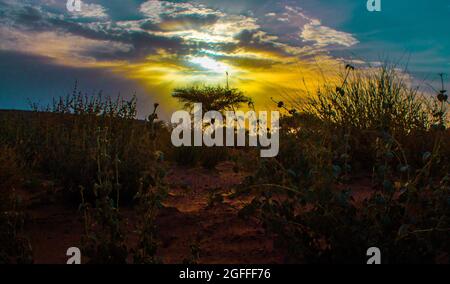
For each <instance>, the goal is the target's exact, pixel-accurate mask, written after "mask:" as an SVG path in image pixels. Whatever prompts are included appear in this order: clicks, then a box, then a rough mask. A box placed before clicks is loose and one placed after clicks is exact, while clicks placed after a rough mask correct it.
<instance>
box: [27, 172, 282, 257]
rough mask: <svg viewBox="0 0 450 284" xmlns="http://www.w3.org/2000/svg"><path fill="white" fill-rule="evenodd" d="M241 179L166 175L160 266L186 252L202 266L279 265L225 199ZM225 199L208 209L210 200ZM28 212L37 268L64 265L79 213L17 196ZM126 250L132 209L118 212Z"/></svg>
mask: <svg viewBox="0 0 450 284" xmlns="http://www.w3.org/2000/svg"><path fill="white" fill-rule="evenodd" d="M244 177H245V173H234V172H233V166H232V164H231V163H223V164H221V165H219V166H218V167H217V170H214V171H210V170H205V169H202V168H192V169H186V168H179V167H173V168H172V169H171V170H170V171H169V174H168V177H167V182H168V184H169V185H170V189H169V197H168V198H167V200H166V201H165V202H164V206H165V208H163V209H162V210H161V211H160V213H159V216H158V219H157V226H158V232H159V234H160V236H159V240H160V244H159V247H158V255H160V257H161V258H162V260H163V262H164V263H182V261H183V260H184V259H186V258H188V257H189V256H190V246H191V244H194V243H196V244H197V245H198V247H199V248H200V259H199V262H200V263H207V264H216V263H230V264H235V263H240V264H247V263H253V264H258V263H282V262H283V259H284V257H283V255H282V254H281V253H280V252H277V251H275V250H274V248H273V241H274V240H273V238H272V237H269V236H267V235H265V233H264V230H263V228H262V227H261V225H260V224H259V223H258V222H257V220H251V219H250V220H244V219H241V218H239V217H238V215H237V213H238V211H239V209H240V208H242V206H243V204H244V202H245V201H243V200H239V201H237V200H231V199H229V198H227V195H228V194H229V193H230V192H231V190H232V187H235V186H237V185H238V184H239V183H240V182H241V181H242V179H243V178H244ZM213 193H216V195H218V194H220V195H222V196H223V197H224V200H223V202H216V203H214V204H213V205H211V204H210V200H211V195H212V194H213ZM19 194H20V195H21V196H22V198H23V200H24V202H25V204H26V205H27V206H26V208H27V209H26V214H27V225H26V227H25V231H26V234H27V235H28V237H29V238H30V241H31V245H32V247H33V255H34V261H35V263H56V264H58V263H61V264H63V263H66V261H67V258H68V257H67V256H66V251H67V249H68V248H69V247H80V246H81V245H80V237H81V235H82V234H83V221H82V218H81V214H80V212H78V211H77V210H76V209H69V208H66V207H64V206H62V205H58V204H59V203H58V202H52V201H51V200H44V199H45V198H47V197H45V198H44V196H47V195H44V194H43V193H42V192H34V193H33V192H29V191H23V190H22V191H20V192H19ZM121 212H122V214H123V215H124V216H125V220H124V224H126V225H125V226H127V228H126V231H127V232H128V235H127V239H128V243H129V244H130V245H132V244H133V242H134V241H133V239H135V236H134V233H133V230H134V225H133V224H134V223H135V220H136V216H135V213H134V212H133V211H132V209H122V211H121Z"/></svg>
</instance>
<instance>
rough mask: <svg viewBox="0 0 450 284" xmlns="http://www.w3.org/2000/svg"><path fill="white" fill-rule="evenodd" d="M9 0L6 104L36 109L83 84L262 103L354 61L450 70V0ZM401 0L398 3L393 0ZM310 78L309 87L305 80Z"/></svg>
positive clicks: (0, 36) (3, 28)
mask: <svg viewBox="0 0 450 284" xmlns="http://www.w3.org/2000/svg"><path fill="white" fill-rule="evenodd" d="M66 2H67V1H66V0H34V1H32V0H29V1H15V0H14V1H13V0H0V108H2V109H5V108H6V109H9V108H15V109H26V108H27V107H28V102H27V99H30V100H32V101H34V102H41V103H43V104H46V103H48V102H49V101H50V100H51V98H52V97H56V96H60V95H65V94H67V93H68V92H70V91H71V89H72V87H73V85H74V82H75V80H78V81H79V85H80V89H81V90H83V91H86V92H88V93H93V92H95V91H98V90H103V91H104V92H105V93H107V94H110V95H112V96H115V95H117V94H118V93H121V94H122V95H124V96H130V95H132V94H133V93H134V92H136V94H137V96H138V99H139V102H140V104H139V111H140V113H145V112H148V110H147V109H148V108H149V106H150V105H151V104H153V102H159V103H161V105H162V108H163V111H164V114H163V117H166V118H167V114H169V113H171V112H172V111H173V110H175V109H177V108H178V107H179V106H178V105H177V104H176V102H175V101H173V99H171V98H170V94H171V91H172V90H173V88H175V87H178V86H188V85H190V84H224V83H225V81H226V79H225V78H226V76H225V73H226V72H228V73H229V75H230V84H231V85H232V86H234V87H239V88H241V89H243V90H244V91H245V92H246V93H247V94H248V95H250V96H252V97H253V98H254V99H255V102H256V104H257V105H259V106H260V107H263V106H269V105H270V97H272V96H273V97H279V96H280V95H283V94H286V93H289V94H296V93H297V92H299V90H301V89H303V88H305V87H307V88H315V87H316V86H317V85H318V84H320V83H321V80H322V78H323V77H328V76H333V75H334V74H336V72H337V71H339V68H342V66H344V65H345V64H346V63H351V64H354V65H357V66H359V65H361V66H367V64H372V65H376V64H377V63H378V62H380V61H383V60H390V61H395V62H397V61H398V62H400V63H401V64H404V65H406V64H407V65H408V69H409V71H410V72H411V73H412V76H413V78H414V82H422V81H424V80H426V82H428V83H430V84H436V83H437V81H438V76H437V74H438V73H440V72H447V73H449V72H450V30H449V28H448V26H449V21H450V1H449V0H433V1H419V0H416V1H414V0H409V1H407V0H396V1H388V0H382V12H378V13H370V12H368V11H367V9H366V2H367V1H366V0H336V1H331V0H305V1H302V0H226V1H225V0H194V1H175V0H172V1H157V0H149V1H144V0H132V1H124V0H96V1H95V0H85V1H83V4H82V10H81V12H73V13H71V12H69V11H68V10H67V8H66ZM393 2H394V3H393ZM304 82H306V86H305V83H304Z"/></svg>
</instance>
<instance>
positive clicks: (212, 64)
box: [189, 56, 230, 73]
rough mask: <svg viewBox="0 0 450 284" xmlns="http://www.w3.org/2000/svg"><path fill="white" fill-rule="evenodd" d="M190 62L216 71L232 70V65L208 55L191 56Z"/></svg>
mask: <svg viewBox="0 0 450 284" xmlns="http://www.w3.org/2000/svg"><path fill="white" fill-rule="evenodd" d="M189 62H191V63H193V64H195V65H198V66H200V67H202V68H204V69H206V70H208V71H212V72H215V73H225V72H228V71H229V70H230V67H229V66H228V65H226V64H224V63H222V62H219V61H216V60H214V59H212V58H210V57H207V56H203V57H191V58H190V59H189Z"/></svg>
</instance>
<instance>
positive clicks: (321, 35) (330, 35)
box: [300, 20, 359, 47]
mask: <svg viewBox="0 0 450 284" xmlns="http://www.w3.org/2000/svg"><path fill="white" fill-rule="evenodd" d="M300 37H301V38H302V39H303V40H304V41H313V42H315V43H316V45H317V46H319V47H326V46H330V45H341V46H346V47H350V46H353V45H355V44H358V43H359V41H358V40H357V39H356V38H354V37H353V35H351V34H349V33H345V32H341V31H337V30H334V29H332V28H329V27H326V26H322V25H321V23H320V21H318V20H313V21H311V23H309V24H306V25H305V26H304V27H303V31H302V32H301V33H300Z"/></svg>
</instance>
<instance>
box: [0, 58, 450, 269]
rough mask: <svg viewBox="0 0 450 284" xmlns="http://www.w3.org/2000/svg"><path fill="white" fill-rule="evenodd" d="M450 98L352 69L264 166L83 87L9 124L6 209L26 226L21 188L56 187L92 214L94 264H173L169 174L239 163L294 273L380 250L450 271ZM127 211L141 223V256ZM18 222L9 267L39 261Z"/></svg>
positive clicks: (224, 104) (3, 135) (394, 73)
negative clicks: (202, 143)
mask: <svg viewBox="0 0 450 284" xmlns="http://www.w3.org/2000/svg"><path fill="white" fill-rule="evenodd" d="M442 89H444V88H442ZM443 94H446V92H444V91H439V93H438V94H437V95H436V96H434V97H431V98H426V97H425V96H424V95H422V94H420V92H419V91H418V90H417V89H411V88H410V87H409V86H408V84H407V83H406V82H405V80H404V76H403V75H402V73H399V72H398V70H397V69H395V68H391V67H382V68H379V69H371V70H355V68H353V67H351V66H347V68H346V72H345V74H344V75H343V77H342V81H341V83H339V84H337V85H336V84H335V85H332V84H330V85H325V86H323V87H321V88H320V89H319V90H318V91H317V93H316V94H314V96H311V97H310V98H309V101H308V102H307V103H306V104H302V105H297V104H292V105H289V102H276V106H277V107H279V108H280V109H282V110H284V109H285V110H287V111H286V113H285V115H284V116H283V117H282V119H281V121H280V125H281V133H280V135H281V136H280V154H279V155H278V157H276V158H272V159H261V158H259V157H258V155H257V153H256V152H257V151H253V150H252V149H248V148H239V147H236V148H232V149H225V148H208V149H197V148H189V147H187V148H174V147H172V146H170V145H171V143H170V130H171V128H170V126H168V125H165V124H164V123H162V122H160V121H158V120H157V110H158V105H157V104H155V105H154V108H153V109H152V110H149V116H148V118H147V119H146V120H137V119H136V104H137V102H136V100H135V99H134V98H133V99H131V100H123V99H121V98H115V99H112V98H109V97H106V96H103V95H102V94H98V95H95V96H87V95H85V94H82V93H81V92H79V91H78V90H77V89H76V88H75V90H74V92H73V93H72V94H70V95H69V96H67V97H64V98H61V99H58V100H55V101H54V103H53V104H52V105H50V106H48V107H44V108H42V107H39V106H37V105H33V110H34V111H33V112H0V143H1V145H2V147H1V148H0V188H1V190H2V191H1V194H0V196H1V200H2V202H1V204H2V207H1V210H2V212H15V213H14V214H15V215H14V216H21V215H20V212H21V208H20V207H17V206H16V205H17V202H16V201H17V199H16V197H15V194H14V192H15V189H20V188H25V187H26V186H25V185H26V184H35V180H36V179H38V180H39V179H46V180H51V181H52V182H53V183H54V184H55V187H58V188H61V189H62V192H63V197H64V198H63V199H61V200H58V202H61V203H64V204H67V205H68V206H78V205H80V204H81V205H80V207H79V209H80V215H81V216H82V217H83V220H84V224H85V232H84V235H83V240H84V242H83V243H84V246H85V249H86V251H87V252H88V255H89V259H90V261H91V262H93V263H125V262H132V263H160V262H161V261H163V260H162V259H161V258H160V257H159V255H158V247H159V244H160V240H158V238H159V236H158V228H157V226H156V220H157V218H158V212H159V210H160V209H161V208H162V207H163V201H164V199H165V198H166V197H167V193H168V191H169V190H170V188H168V186H167V184H166V179H167V178H166V173H167V171H168V169H170V167H172V166H173V165H174V164H179V165H183V166H187V167H197V166H198V165H201V166H203V167H205V168H207V169H213V168H215V167H216V166H217V165H218V164H219V163H221V162H223V161H231V162H232V163H234V165H235V166H234V170H235V172H239V171H241V170H244V171H245V172H251V174H250V175H249V176H248V177H247V178H246V179H245V181H244V183H243V184H242V185H240V186H239V187H238V188H236V190H235V191H236V192H235V194H234V195H233V196H234V198H239V196H240V195H241V194H245V195H247V196H250V197H251V201H250V202H248V203H247V204H246V206H245V207H244V208H243V209H242V210H241V212H240V214H239V215H240V216H242V217H243V218H247V217H256V218H259V219H260V220H261V222H262V223H263V224H264V227H265V229H266V232H267V233H275V235H276V236H277V242H276V249H277V250H282V251H286V252H287V258H286V260H287V261H288V262H296V263H297V262H306V263H315V262H318V263H329V262H331V263H336V262H339V263H340V262H359V263H361V262H364V259H365V256H366V254H365V251H364V250H366V249H367V248H369V247H372V246H377V247H380V249H381V250H382V252H383V260H384V261H386V262H393V263H402V262H432V263H434V262H447V263H448V261H449V259H448V258H449V255H448V251H450V247H449V245H450V242H449V241H448V231H449V228H450V219H449V218H450V215H449V213H450V212H449V209H450V149H449V148H448V145H450V131H449V129H448V128H447V124H448V116H447V107H448V102H447V100H446V99H445V97H444V96H443ZM174 97H176V98H179V99H180V101H181V102H182V103H183V104H184V105H185V106H186V107H187V108H189V107H190V106H192V104H193V103H195V102H203V103H204V104H203V107H204V108H205V109H204V110H205V111H207V110H211V109H216V110H219V111H224V110H228V109H235V108H238V107H239V106H240V105H241V104H243V103H247V104H250V105H251V101H250V100H249V99H248V98H247V97H245V96H244V94H243V93H241V92H240V91H239V90H235V89H232V90H231V89H228V88H221V87H202V88H200V87H193V88H187V89H180V90H175V92H174ZM362 180H368V181H369V182H368V183H369V184H367V182H363V181H362ZM35 187H37V188H39V182H38V183H36V185H35ZM367 188H369V191H370V192H369V194H368V196H367V197H366V198H364V199H363V200H358V198H357V197H358V194H359V193H360V192H361V191H362V190H364V189H367ZM216 198H217V199H218V200H219V199H220V200H222V198H223V197H222V196H221V195H216V194H214V193H211V197H210V202H209V206H210V207H214V206H216V203H217V202H215V200H216ZM14 200H15V201H14ZM246 200H247V199H246ZM11 201H13V202H11ZM219 204H222V202H219ZM221 206H222V205H221ZM125 207H128V208H131V209H132V210H134V211H136V212H138V215H139V221H138V222H137V224H136V231H137V232H139V233H138V240H137V242H136V243H134V244H133V245H130V242H129V241H127V232H126V231H125V230H124V222H123V214H122V209H123V208H125ZM16 213H17V214H16ZM2 216H5V215H2ZM12 220H13V219H2V220H1V226H2V228H8V229H7V230H6V229H5V230H3V229H2V235H1V236H2V237H1V238H2V243H3V244H5V245H2V246H1V261H2V262H26V261H27V260H29V257H28V255H29V254H28V253H27V249H25V248H27V242H26V241H25V240H26V238H24V236H23V235H22V233H21V232H22V231H21V224H22V223H23V221H25V219H22V218H19V219H17V218H16V219H14V220H13V221H14V222H12ZM11 224H14V225H13V226H10V225H11ZM4 232H6V233H4ZM80 237H81V236H80ZM3 240H5V241H3ZM10 248H17V249H13V250H11V249H10ZM200 250H201V248H200V247H199V245H198V244H194V245H191V254H192V255H191V256H186V259H187V260H188V262H198V261H199V255H200V254H199V251H200ZM237 261H239V260H237Z"/></svg>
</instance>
